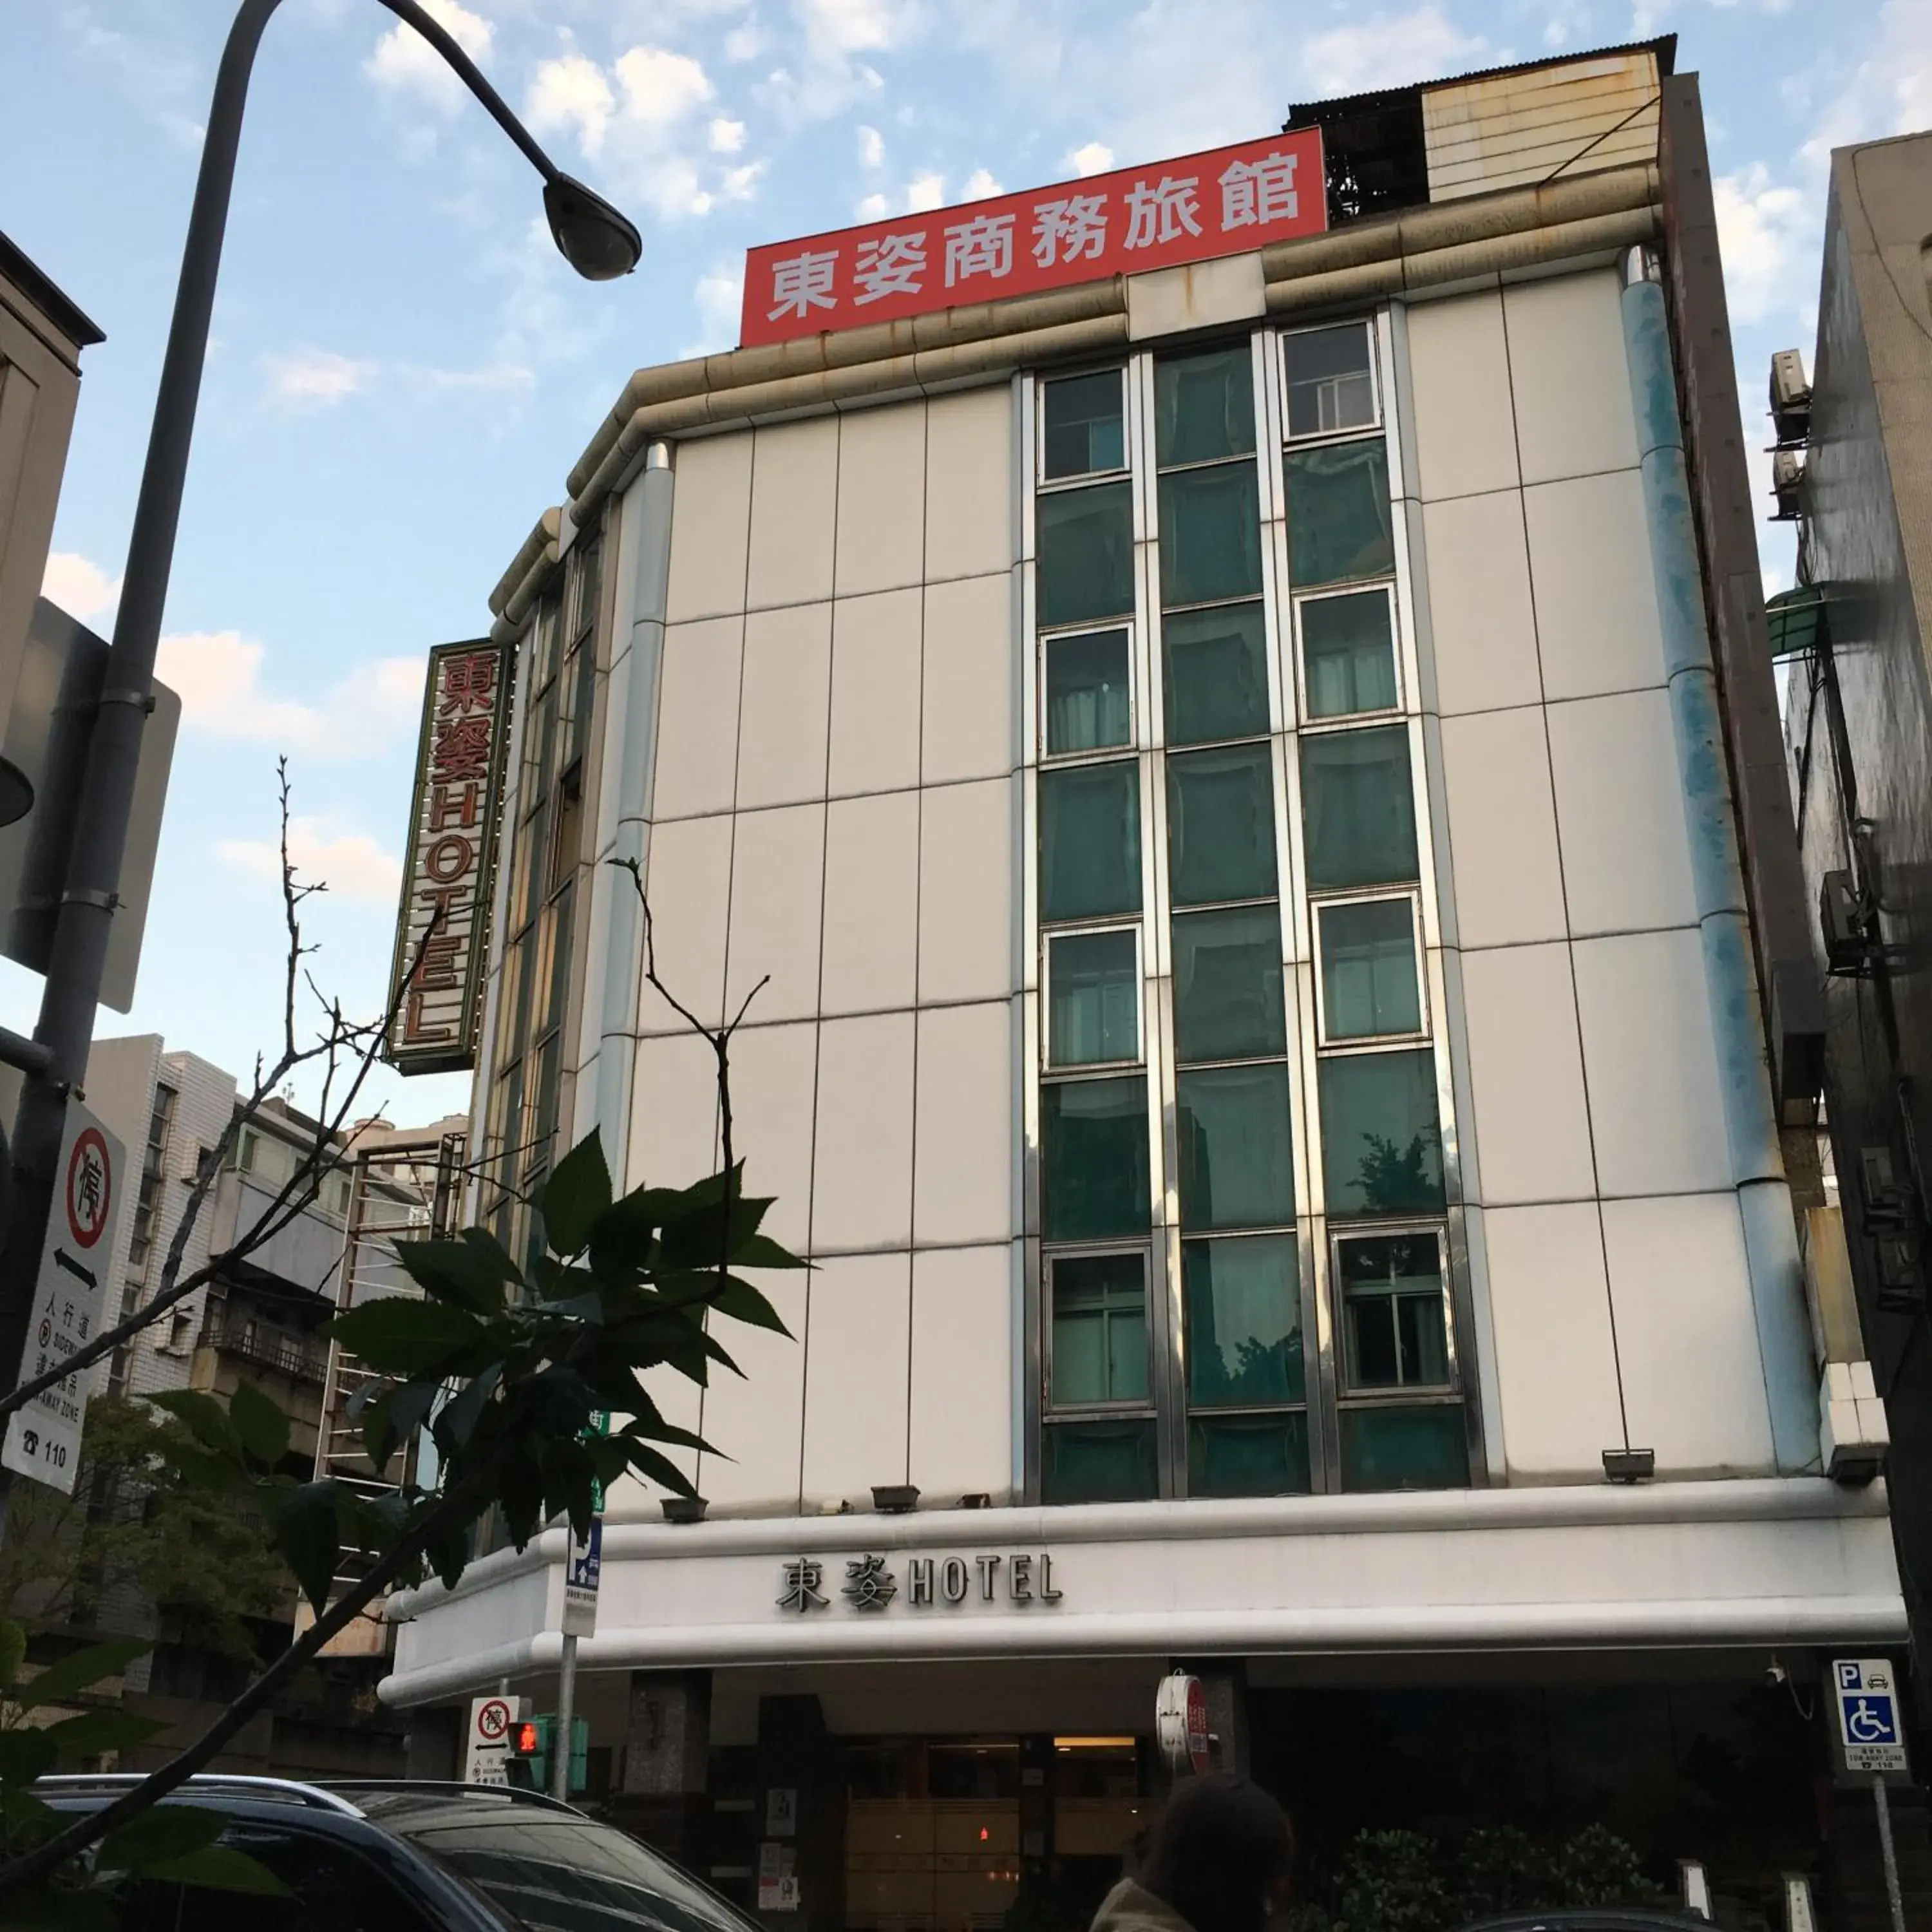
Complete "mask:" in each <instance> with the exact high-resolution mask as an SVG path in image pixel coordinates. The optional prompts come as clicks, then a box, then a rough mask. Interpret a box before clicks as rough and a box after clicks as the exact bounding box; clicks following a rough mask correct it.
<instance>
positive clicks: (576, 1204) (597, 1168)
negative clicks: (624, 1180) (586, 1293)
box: [536, 1127, 610, 1255]
mask: <svg viewBox="0 0 1932 1932" xmlns="http://www.w3.org/2000/svg"><path fill="white" fill-rule="evenodd" d="M536 1205H537V1210H538V1213H540V1214H541V1215H542V1216H543V1223H544V1234H545V1235H546V1236H547V1238H548V1239H549V1241H550V1246H551V1247H553V1249H554V1250H556V1252H557V1253H559V1254H560V1255H577V1254H581V1253H583V1250H584V1248H585V1247H586V1244H588V1243H589V1239H590V1231H591V1229H592V1226H593V1225H594V1223H595V1221H596V1220H597V1217H598V1216H599V1215H600V1214H602V1213H603V1212H604V1210H605V1209H606V1208H608V1207H609V1206H610V1169H609V1167H608V1166H607V1165H606V1164H605V1163H604V1142H603V1139H602V1136H601V1135H599V1133H598V1131H597V1130H596V1129H595V1127H592V1129H591V1130H590V1132H589V1134H588V1135H586V1136H585V1137H584V1139H582V1140H580V1141H579V1142H577V1145H576V1146H574V1148H571V1151H569V1153H568V1154H565V1156H564V1157H563V1158H562V1160H560V1161H559V1162H558V1163H557V1164H556V1169H555V1170H554V1171H553V1172H552V1174H551V1175H550V1178H549V1180H548V1181H545V1182H544V1185H543V1187H542V1188H541V1190H540V1191H539V1193H538V1197H537V1203H536Z"/></svg>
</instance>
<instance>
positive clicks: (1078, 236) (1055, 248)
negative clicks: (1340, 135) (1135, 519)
mask: <svg viewBox="0 0 1932 1932" xmlns="http://www.w3.org/2000/svg"><path fill="white" fill-rule="evenodd" d="M1327 226H1328V190H1327V186H1326V184H1325V179H1324V177H1323V174H1322V130H1320V129H1319V127H1298V128H1295V129H1294V130H1292V131H1290V132H1289V133H1281V134H1271V135H1270V136H1268V139H1266V140H1265V141H1247V142H1242V143H1241V144H1240V145H1238V146H1236V147H1232V148H1211V149H1210V150H1209V151H1208V152H1206V153H1205V154H1187V155H1184V156H1182V157H1181V158H1180V159H1178V160H1171V161H1157V162H1156V163H1154V165H1153V166H1150V167H1144V168H1122V169H1118V170H1117V171H1116V172H1114V173H1112V174H1104V175H1087V176H1085V178H1082V179H1081V180H1079V181H1061V182H1059V183H1057V184H1055V185H1054V186H1053V187H1042V188H1035V189H1033V190H1031V192H1029V193H1025V194H1007V195H999V196H995V197H994V198H993V199H991V200H988V201H974V202H968V203H967V204H966V205H965V206H963V207H960V208H938V209H935V210H934V211H932V212H931V213H929V214H902V215H901V216H899V217H898V218H897V219H896V220H891V221H875V222H873V223H869V224H868V226H865V227H863V228H841V229H838V230H836V231H835V233H832V234H829V235H814V236H808V237H807V238H806V239H805V240H803V241H801V242H775V243H772V245H769V247H766V248H754V249H752V250H751V252H750V253H749V254H748V255H747V256H746V257H745V307H744V314H743V317H742V326H741V329H740V332H739V341H740V343H741V344H742V346H743V347H745V348H747V349H750V348H754V347H757V346H758V345H760V344H764V343H770V342H783V341H787V340H789V339H790V338H792V337H793V336H799V335H818V334H820V332H823V331H826V330H833V329H856V328H858V327H859V326H860V325H861V324H862V323H873V322H896V321H899V320H901V319H903V318H904V317H907V316H911V315H924V314H929V313H930V312H931V311H935V310H938V309H945V308H953V307H955V306H956V305H959V304H962V303H971V302H996V301H998V300H1000V299H1002V298H1003V297H1005V296H1026V295H1037V294H1039V293H1040V292H1041V291H1043V290H1047V289H1058V288H1064V287H1067V286H1068V285H1069V284H1072V283H1075V282H1093V281H1103V280H1104V279H1105V278H1106V277H1108V276H1109V275H1141V274H1143V273H1145V272H1146V271H1147V270H1148V269H1172V268H1178V267H1179V266H1181V265H1182V264H1184V263H1189V262H1205V261H1208V260H1211V259H1212V258H1213V257H1215V256H1217V255H1239V254H1246V253H1247V252H1248V251H1250V250H1253V249H1256V248H1265V247H1266V246H1268V244H1269V243H1271V242H1286V241H1289V240H1290V239H1292V238H1293V237H1295V236H1299V235H1317V234H1319V233H1321V232H1322V229H1325V228H1326V227H1327Z"/></svg>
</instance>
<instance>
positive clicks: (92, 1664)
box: [7, 1637, 154, 1711]
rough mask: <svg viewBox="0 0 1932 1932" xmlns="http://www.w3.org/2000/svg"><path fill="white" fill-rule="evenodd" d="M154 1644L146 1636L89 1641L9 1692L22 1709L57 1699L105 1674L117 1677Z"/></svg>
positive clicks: (99, 1678)
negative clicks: (108, 1640) (108, 1641)
mask: <svg viewBox="0 0 1932 1932" xmlns="http://www.w3.org/2000/svg"><path fill="white" fill-rule="evenodd" d="M152 1649H154V1646H153V1645H152V1644H151V1643H149V1642H148V1640H147V1639H146V1638H145V1637H121V1638H118V1639H117V1640H115V1642H114V1643H91V1644H89V1646H88V1647H87V1648H86V1649H85V1650H77V1651H74V1652H71V1654H70V1655H68V1656H66V1657H64V1658H62V1659H61V1660H60V1661H59V1662H58V1664H49V1665H48V1667H46V1670H43V1671H42V1672H41V1673H40V1675H39V1676H37V1677H36V1678H35V1679H34V1680H33V1681H32V1682H31V1683H28V1684H23V1685H20V1687H19V1688H18V1689H17V1690H13V1691H9V1692H8V1693H7V1695H8V1696H9V1697H10V1698H11V1699H12V1700H13V1702H14V1703H16V1704H17V1705H18V1706H20V1709H22V1710H23V1711H31V1710H32V1709H34V1706H36V1705H38V1704H52V1703H58V1702H59V1700H61V1699H62V1698H63V1697H72V1696H73V1695H74V1693H75V1692H76V1691H85V1690H86V1688H88V1686H89V1685H90V1684H98V1683H99V1682H101V1679H103V1678H104V1677H118V1676H119V1675H120V1674H121V1672H122V1671H124V1670H126V1669H127V1667H128V1665H129V1664H132V1663H133V1661H134V1660H135V1658H137V1657H145V1656H146V1655H147V1654H148V1652H149V1651H151V1650H152Z"/></svg>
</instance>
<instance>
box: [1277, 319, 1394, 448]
mask: <svg viewBox="0 0 1932 1932" xmlns="http://www.w3.org/2000/svg"><path fill="white" fill-rule="evenodd" d="M1281 360H1282V366H1283V369H1284V370H1285V371H1286V373H1287V376H1288V433H1289V435H1290V436H1330V435H1333V434H1334V433H1335V432H1336V431H1337V430H1346V429H1366V428H1368V426H1369V425H1370V424H1371V423H1373V422H1374V421H1375V419H1376V386H1375V380H1374V378H1373V377H1372V376H1371V375H1370V373H1369V368H1370V365H1369V330H1368V325H1367V323H1361V322H1349V323H1343V324H1342V325H1341V326H1340V327H1339V328H1336V329H1301V330H1298V331H1297V332H1295V333H1294V334H1293V335H1284V336H1283V338H1281Z"/></svg>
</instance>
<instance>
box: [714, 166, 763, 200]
mask: <svg viewBox="0 0 1932 1932" xmlns="http://www.w3.org/2000/svg"><path fill="white" fill-rule="evenodd" d="M764 172H765V163H763V161H747V162H746V163H745V165H744V166H742V168H727V169H725V170H724V178H723V179H722V180H721V181H720V182H719V183H718V192H719V193H721V194H722V195H723V196H724V199H726V200H727V201H749V200H750V199H751V198H752V196H754V195H755V194H756V193H757V191H758V183H759V182H760V181H761V180H762V179H763V177H764Z"/></svg>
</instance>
